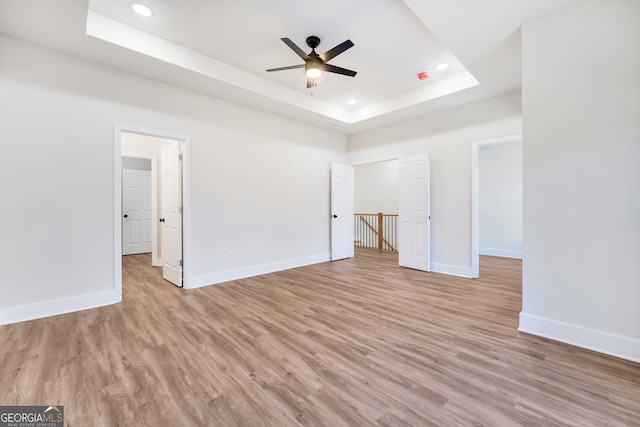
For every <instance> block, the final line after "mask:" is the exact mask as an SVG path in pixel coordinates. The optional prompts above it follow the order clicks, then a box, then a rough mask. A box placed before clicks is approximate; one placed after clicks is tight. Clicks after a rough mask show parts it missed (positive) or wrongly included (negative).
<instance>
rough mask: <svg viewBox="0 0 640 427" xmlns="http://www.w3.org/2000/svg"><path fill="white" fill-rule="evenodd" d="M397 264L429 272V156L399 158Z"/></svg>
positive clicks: (419, 155)
mask: <svg viewBox="0 0 640 427" xmlns="http://www.w3.org/2000/svg"><path fill="white" fill-rule="evenodd" d="M398 208H399V209H398V210H399V217H398V222H399V230H398V263H399V264H400V265H401V266H403V267H409V268H415V269H417V270H423V271H430V270H431V261H430V256H431V254H430V243H429V240H430V223H431V217H430V215H431V214H430V211H429V209H430V206H429V154H428V153H427V154H418V155H414V156H404V157H401V158H400V195H399V206H398Z"/></svg>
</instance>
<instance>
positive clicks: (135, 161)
mask: <svg viewBox="0 0 640 427" xmlns="http://www.w3.org/2000/svg"><path fill="white" fill-rule="evenodd" d="M122 169H123V170H124V169H134V170H139V171H149V172H151V160H147V159H139V158H135V157H123V158H122Z"/></svg>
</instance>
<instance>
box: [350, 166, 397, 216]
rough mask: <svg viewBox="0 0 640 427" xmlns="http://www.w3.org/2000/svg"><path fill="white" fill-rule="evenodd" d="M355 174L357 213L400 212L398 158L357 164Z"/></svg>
mask: <svg viewBox="0 0 640 427" xmlns="http://www.w3.org/2000/svg"><path fill="white" fill-rule="evenodd" d="M353 175H354V190H355V193H354V194H355V195H354V199H355V200H354V209H355V212H356V213H378V212H382V213H386V214H397V213H398V181H399V177H400V174H399V172H398V160H385V161H380V162H373V163H364V164H360V165H355V167H354V168H353Z"/></svg>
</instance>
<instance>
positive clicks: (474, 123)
mask: <svg viewBox="0 0 640 427" xmlns="http://www.w3.org/2000/svg"><path fill="white" fill-rule="evenodd" d="M520 106H521V100H520V93H519V92H513V93H509V94H506V95H502V96H499V97H496V98H492V99H489V100H486V101H482V102H477V103H473V104H469V105H466V106H463V107H459V108H455V109H452V110H448V111H443V112H440V113H435V114H432V115H429V116H427V117H424V118H421V119H417V120H412V121H408V122H405V123H401V124H398V125H394V126H389V127H386V128H382V129H376V130H375V131H371V132H364V133H360V134H356V135H351V136H350V137H349V144H348V147H349V148H348V151H349V161H350V162H352V163H359V162H365V161H371V160H376V159H381V158H390V157H393V156H397V155H409V154H417V153H424V152H429V153H430V154H431V250H432V256H431V265H432V269H433V270H434V271H439V272H443V273H448V274H456V275H460V276H466V277H471V275H472V271H471V143H472V141H477V140H483V139H490V138H496V137H502V136H507V135H514V134H519V133H521V131H522V127H521V126H522V121H521V120H522V119H521V108H520Z"/></svg>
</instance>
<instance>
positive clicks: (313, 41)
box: [307, 36, 320, 49]
mask: <svg viewBox="0 0 640 427" xmlns="http://www.w3.org/2000/svg"><path fill="white" fill-rule="evenodd" d="M307 46H309V47H310V48H311V49H315V48H317V47H318V46H320V37H317V36H309V37H307Z"/></svg>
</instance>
